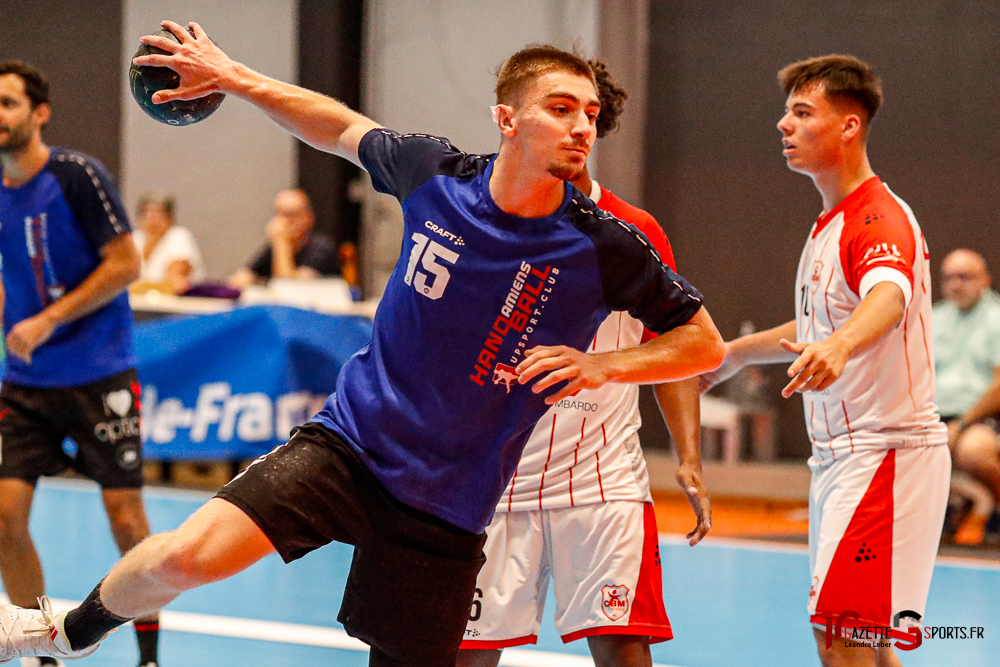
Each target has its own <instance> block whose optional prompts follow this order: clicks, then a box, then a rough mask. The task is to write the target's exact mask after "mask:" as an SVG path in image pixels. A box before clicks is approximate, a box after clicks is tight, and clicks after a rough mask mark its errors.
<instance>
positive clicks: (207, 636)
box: [32, 480, 1000, 667]
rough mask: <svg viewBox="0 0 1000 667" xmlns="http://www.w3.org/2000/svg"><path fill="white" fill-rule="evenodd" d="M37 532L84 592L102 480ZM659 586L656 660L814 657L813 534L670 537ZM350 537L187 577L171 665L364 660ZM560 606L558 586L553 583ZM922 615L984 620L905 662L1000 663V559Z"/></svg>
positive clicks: (966, 573) (95, 550) (163, 500)
mask: <svg viewBox="0 0 1000 667" xmlns="http://www.w3.org/2000/svg"><path fill="white" fill-rule="evenodd" d="M209 497H210V496H209V494H204V493H197V492H184V491H174V490H166V489H148V490H147V491H146V503H147V510H148V512H149V515H150V521H151V522H152V525H153V530H154V531H157V532H159V531H163V530H168V529H171V528H173V527H175V526H177V525H178V524H180V522H181V521H183V519H184V518H185V517H187V516H188V515H189V514H191V513H192V512H193V511H194V510H195V509H197V508H198V507H199V506H200V505H201V504H202V503H204V502H205V501H206V500H207V499H208V498H209ZM32 532H33V535H34V536H35V540H36V543H37V546H38V549H39V552H40V554H41V558H42V562H43V564H44V567H45V574H46V578H47V586H48V591H47V592H48V594H49V596H50V597H52V598H54V599H56V600H57V602H56V606H57V609H59V608H64V607H63V606H60V602H61V601H66V602H64V603H63V605H65V604H69V602H68V601H72V600H81V599H83V598H84V597H86V595H87V594H88V593H89V592H90V590H91V589H92V588H93V587H94V585H95V584H96V583H97V581H98V580H100V578H101V577H102V576H103V575H104V574H105V572H106V571H107V569H108V567H109V566H110V565H111V564H112V563H113V562H114V560H116V558H117V554H116V551H115V548H114V545H113V542H112V541H111V537H110V534H109V531H108V528H107V523H106V519H105V518H104V515H103V511H102V508H101V504H100V498H99V495H98V493H97V488H96V487H95V486H94V485H92V484H90V483H87V482H76V481H73V480H43V481H42V482H41V483H40V485H39V488H38V492H37V494H36V501H35V508H34V514H33V516H32ZM661 555H662V562H663V572H664V590H665V592H666V596H667V612H668V613H669V614H670V618H671V622H672V624H673V626H674V632H675V635H676V638H675V639H674V640H672V641H669V642H666V643H663V644H658V645H655V646H654V647H653V660H654V662H655V663H656V664H657V665H671V666H674V667H731V666H733V665H741V666H743V667H763V666H765V665H766V666H772V665H774V666H786V665H789V666H791V665H795V666H801V665H818V664H819V661H818V659H817V658H816V655H815V648H814V645H813V640H812V635H811V632H810V626H809V625H808V624H807V622H806V616H805V611H804V610H805V603H806V595H807V593H808V580H809V577H808V556H807V554H806V552H805V549H804V548H800V547H789V546H782V545H777V544H774V545H772V544H765V543H760V542H757V543H750V542H738V541H732V540H722V539H718V540H714V541H713V540H712V539H711V538H709V540H707V541H706V543H703V544H701V545H699V546H697V547H695V548H691V547H688V546H687V545H686V543H684V542H681V541H678V540H676V539H673V538H668V537H664V538H663V539H662V540H661ZM350 556H351V552H350V548H349V547H345V546H343V545H338V544H334V545H331V546H329V547H327V548H325V549H321V550H319V551H318V552H314V553H312V554H310V555H309V556H307V557H306V558H304V559H302V560H301V561H298V562H296V563H293V564H292V565H284V564H282V563H281V561H280V559H278V558H277V557H270V558H267V559H265V560H264V561H262V562H260V563H258V564H257V565H255V566H254V567H252V568H250V569H249V570H247V571H246V572H244V573H242V574H240V575H238V576H236V577H234V578H232V579H229V580H227V581H223V582H220V583H217V584H213V585H211V586H206V587H204V588H202V589H198V590H195V591H190V592H188V593H185V594H184V595H182V596H181V597H180V598H178V599H177V600H176V601H175V602H174V603H173V604H171V605H170V606H169V607H168V608H167V611H166V613H165V614H164V616H163V619H162V625H163V627H164V628H165V631H164V634H163V637H162V638H161V645H160V656H161V663H160V664H161V666H162V667H246V666H248V665H254V666H262V667H285V666H288V667H292V666H297V667H300V666H302V665H310V666H312V665H344V666H345V667H353V666H359V667H360V666H361V665H366V664H367V654H366V653H365V652H364V651H363V647H362V646H361V645H360V644H358V643H356V642H355V641H354V640H352V639H350V638H349V637H347V636H346V634H344V632H343V630H342V629H341V628H340V626H339V625H338V623H337V620H336V619H337V610H338V608H339V605H340V599H341V594H342V591H343V587H344V582H345V581H346V578H347V570H348V567H349V565H350ZM549 601H550V607H551V606H552V597H551V593H550V596H549ZM925 624H926V625H933V626H980V627H983V628H984V638H983V639H975V640H972V639H966V640H959V639H932V640H926V641H924V643H923V646H921V647H920V648H918V649H916V650H915V651H911V652H908V653H900V654H899V655H900V657H901V659H902V661H903V664H904V665H906V666H907V667H931V666H934V667H942V666H946V667H950V666H952V665H954V666H961V667H977V666H983V667H986V666H995V665H998V664H1000V563H990V562H980V561H971V560H958V559H942V560H941V561H939V564H938V567H937V569H936V570H935V573H934V581H933V584H932V585H931V593H930V599H929V601H928V605H927V617H926V618H925ZM137 655H138V654H137V652H136V648H135V640H134V634H133V633H132V631H131V629H129V628H123V629H122V630H121V631H119V632H117V633H115V634H113V635H112V636H111V637H110V638H109V639H108V640H107V641H106V642H105V643H104V645H103V646H102V647H101V649H100V650H99V651H98V652H97V653H96V654H95V655H94V656H92V657H90V658H86V659H84V660H81V661H79V662H77V663H73V664H79V665H80V666H81V667H87V666H90V667H96V666H97V665H102V666H105V667H134V666H135V664H136V662H137ZM588 657H589V656H588V653H587V646H586V642H583V641H579V642H575V643H572V644H563V643H562V642H561V641H560V640H559V638H558V636H557V635H556V634H555V630H554V629H553V627H552V610H551V609H548V610H547V613H546V620H545V621H544V623H543V627H542V634H541V636H540V638H539V643H538V645H537V646H536V647H532V648H530V649H528V648H525V649H520V650H513V649H508V650H507V651H505V652H504V658H503V660H502V662H501V664H506V665H512V666H520V667H542V666H544V665H552V666H553V667H564V666H565V667H577V666H583V665H588V664H593V663H592V662H591V661H590V660H589V659H588Z"/></svg>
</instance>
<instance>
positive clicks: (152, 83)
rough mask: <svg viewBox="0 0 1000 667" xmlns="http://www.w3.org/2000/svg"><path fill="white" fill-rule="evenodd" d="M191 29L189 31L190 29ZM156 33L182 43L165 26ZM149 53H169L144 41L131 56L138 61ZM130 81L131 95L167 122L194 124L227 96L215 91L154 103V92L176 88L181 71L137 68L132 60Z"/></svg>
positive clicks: (158, 35)
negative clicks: (186, 98)
mask: <svg viewBox="0 0 1000 667" xmlns="http://www.w3.org/2000/svg"><path fill="white" fill-rule="evenodd" d="M188 30H189V31H190V28H189V29H188ZM191 34H192V35H193V34H194V33H193V32H192V33H191ZM155 35H156V36H157V37H166V38H167V39H172V40H174V41H175V42H179V40H178V39H177V37H175V36H174V34H173V33H172V32H170V31H169V30H166V29H164V30H160V31H159V32H157V33H155ZM150 54H160V55H169V54H167V52H166V51H164V50H163V49H158V48H156V47H155V46H148V45H146V44H142V45H141V46H139V50H138V51H136V52H135V55H134V56H132V59H133V60H135V59H136V58H138V57H139V56H148V55H150ZM128 81H129V87H130V88H131V89H132V97H134V98H135V101H136V102H138V103H139V106H140V107H142V110H143V111H145V112H146V114H147V115H148V116H149V117H150V118H153V119H154V120H158V121H160V122H161V123H166V124H167V125H176V126H181V125H191V124H192V123H197V122H198V121H201V120H205V119H206V118H208V117H209V116H211V115H212V114H213V113H215V110H216V109H218V108H219V105H220V104H222V100H224V99H226V94H225V93H212V94H210V95H205V96H204V97H199V98H196V99H193V100H173V101H171V102H166V103H164V104H154V103H153V93H155V92H157V91H160V90H166V89H170V88H177V87H178V86H179V85H180V84H181V76H180V74H178V73H177V72H175V71H174V70H172V69H170V68H169V67H149V66H144V67H138V66H136V64H135V63H134V62H133V63H132V66H131V67H130V68H129V71H128Z"/></svg>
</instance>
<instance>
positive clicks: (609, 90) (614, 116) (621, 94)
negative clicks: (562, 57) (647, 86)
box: [587, 58, 628, 139]
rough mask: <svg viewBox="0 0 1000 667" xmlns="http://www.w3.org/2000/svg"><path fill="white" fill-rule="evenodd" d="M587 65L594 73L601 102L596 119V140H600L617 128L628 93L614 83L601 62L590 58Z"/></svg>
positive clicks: (606, 67) (605, 66)
mask: <svg viewBox="0 0 1000 667" xmlns="http://www.w3.org/2000/svg"><path fill="white" fill-rule="evenodd" d="M587 63H588V64H589V65H590V69H592V70H593V71H594V81H595V82H596V83H597V97H598V98H599V99H600V100H601V113H600V115H599V116H598V117H597V138H598V139H600V138H601V137H605V136H607V135H608V134H610V133H611V131H612V130H615V129H616V128H617V127H618V117H619V116H621V115H622V111H624V110H625V100H627V99H628V93H627V92H625V89H624V88H622V87H621V86H619V85H618V84H617V83H616V82H615V80H614V79H613V78H612V76H611V72H609V71H608V66H607V65H606V64H605V63H604V62H603V61H601V60H597V59H595V58H592V59H590V60H588V61H587Z"/></svg>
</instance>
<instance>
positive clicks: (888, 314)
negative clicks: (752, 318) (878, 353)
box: [781, 281, 906, 398]
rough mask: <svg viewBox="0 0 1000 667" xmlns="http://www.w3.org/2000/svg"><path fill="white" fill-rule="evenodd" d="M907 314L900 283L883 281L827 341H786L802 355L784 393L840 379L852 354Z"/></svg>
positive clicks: (817, 387) (788, 347) (790, 372)
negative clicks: (807, 342)
mask: <svg viewBox="0 0 1000 667" xmlns="http://www.w3.org/2000/svg"><path fill="white" fill-rule="evenodd" d="M905 313H906V297H905V296H903V290H902V289H900V287H899V285H897V284H896V283H893V282H888V281H886V282H881V283H879V284H877V285H875V287H873V288H872V289H871V291H870V292H868V294H867V295H866V296H865V298H864V299H862V300H861V303H859V304H858V307H857V308H855V309H854V313H852V314H851V317H850V318H849V319H848V320H847V322H845V323H844V326H842V327H840V328H839V329H837V330H836V331H835V332H833V334H831V335H830V337H829V338H827V339H826V340H822V341H819V342H818V343H809V344H806V343H791V342H789V341H788V340H782V341H781V346H782V347H784V348H785V349H786V350H788V352H790V353H792V354H794V355H797V357H798V358H797V359H796V360H795V361H794V362H793V363H792V365H791V366H789V367H788V377H790V378H792V381H791V382H789V383H788V384H787V385H786V386H785V388H784V389H782V390H781V395H782V396H784V397H785V398H788V397H790V396H791V395H792V394H794V393H795V392H797V391H800V392H801V391H823V390H824V389H826V388H827V387H829V386H830V385H831V384H833V383H834V382H836V381H837V379H838V378H839V377H840V376H841V374H842V373H843V372H844V366H846V365H847V361H848V360H849V359H850V358H851V357H853V356H854V355H855V354H858V353H860V352H863V351H865V350H867V349H868V348H870V347H871V346H873V345H876V344H877V343H878V342H879V341H880V340H882V339H883V338H884V337H885V336H886V334H888V333H889V332H890V331H892V330H893V329H895V328H896V326H897V325H898V324H899V322H900V320H902V319H903V315H904V314H905Z"/></svg>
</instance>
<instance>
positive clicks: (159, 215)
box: [132, 194, 205, 294]
mask: <svg viewBox="0 0 1000 667" xmlns="http://www.w3.org/2000/svg"><path fill="white" fill-rule="evenodd" d="M174 207H175V201H174V198H173V197H172V196H170V195H165V194H145V195H143V196H142V198H141V199H140V200H139V216H138V223H139V229H138V230H137V231H136V232H135V233H133V234H132V240H134V241H135V245H136V247H138V248H139V252H140V253H141V254H142V274H141V275H140V276H139V280H138V282H136V283H135V284H134V285H133V286H132V291H134V292H135V291H145V290H148V289H156V290H159V291H161V292H169V293H171V294H183V293H184V292H186V291H187V290H188V289H189V288H190V287H191V285H192V284H193V283H197V282H201V281H203V280H204V279H205V266H204V263H203V262H202V259H201V252H199V250H198V243H197V241H195V238H194V234H192V233H191V231H190V230H189V229H187V228H185V227H179V226H177V225H174Z"/></svg>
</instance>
